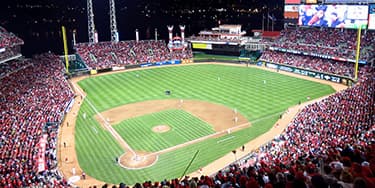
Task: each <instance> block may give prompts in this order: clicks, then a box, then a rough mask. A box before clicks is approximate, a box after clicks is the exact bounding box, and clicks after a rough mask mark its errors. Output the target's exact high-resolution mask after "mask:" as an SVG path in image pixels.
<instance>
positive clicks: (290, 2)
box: [285, 0, 301, 4]
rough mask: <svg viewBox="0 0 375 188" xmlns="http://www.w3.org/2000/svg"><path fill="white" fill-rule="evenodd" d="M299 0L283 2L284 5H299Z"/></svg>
mask: <svg viewBox="0 0 375 188" xmlns="http://www.w3.org/2000/svg"><path fill="white" fill-rule="evenodd" d="M300 3H301V0H285V4H300Z"/></svg>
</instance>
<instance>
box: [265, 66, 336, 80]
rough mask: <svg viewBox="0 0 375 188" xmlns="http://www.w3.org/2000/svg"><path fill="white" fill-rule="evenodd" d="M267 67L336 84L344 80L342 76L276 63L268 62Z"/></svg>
mask: <svg viewBox="0 0 375 188" xmlns="http://www.w3.org/2000/svg"><path fill="white" fill-rule="evenodd" d="M266 67H268V68H272V69H277V70H282V71H286V72H292V73H296V74H300V75H304V76H309V77H313V78H318V79H321V80H328V81H331V82H336V83H341V82H342V78H341V77H340V76H335V75H331V74H326V73H321V72H315V71H311V70H305V69H299V68H296V67H290V66H284V65H278V64H274V63H268V62H266Z"/></svg>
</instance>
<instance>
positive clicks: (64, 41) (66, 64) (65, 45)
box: [61, 26, 69, 74]
mask: <svg viewBox="0 0 375 188" xmlns="http://www.w3.org/2000/svg"><path fill="white" fill-rule="evenodd" d="M61 29H62V35H63V43H64V56H65V69H66V73H67V74H69V59H68V44H67V42H66V30H65V27H64V26H62V27H61Z"/></svg>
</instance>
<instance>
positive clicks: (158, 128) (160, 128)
mask: <svg viewBox="0 0 375 188" xmlns="http://www.w3.org/2000/svg"><path fill="white" fill-rule="evenodd" d="M169 130H171V127H169V126H168V125H157V126H155V127H152V131H154V132H156V133H165V132H168V131H169Z"/></svg>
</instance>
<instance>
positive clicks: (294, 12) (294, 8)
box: [284, 5, 299, 19]
mask: <svg viewBox="0 0 375 188" xmlns="http://www.w3.org/2000/svg"><path fill="white" fill-rule="evenodd" d="M298 8H299V5H285V6H284V18H286V19H290V18H291V19H298Z"/></svg>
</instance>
